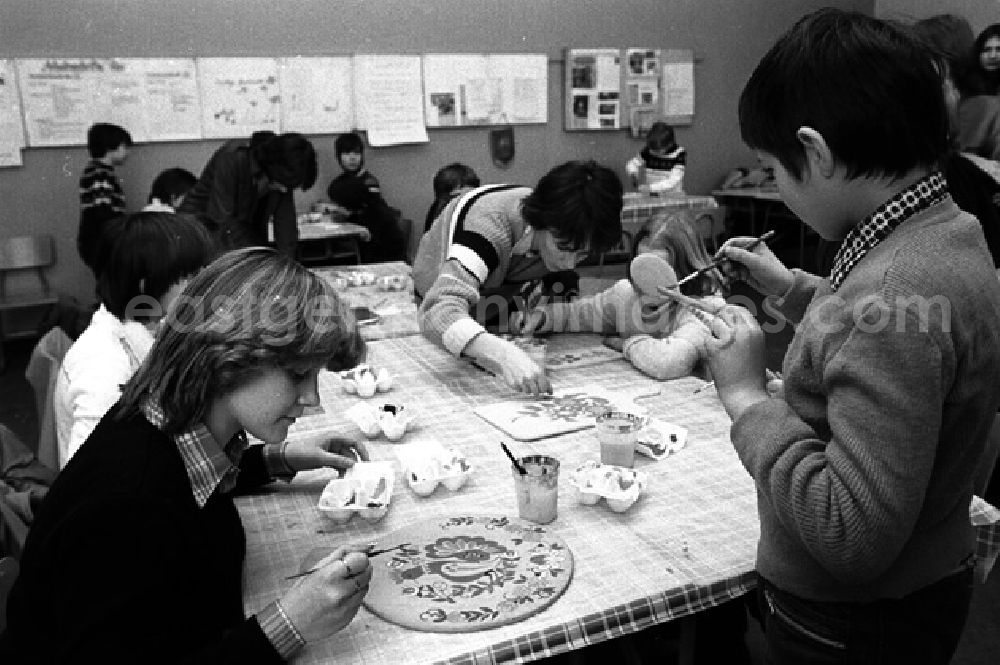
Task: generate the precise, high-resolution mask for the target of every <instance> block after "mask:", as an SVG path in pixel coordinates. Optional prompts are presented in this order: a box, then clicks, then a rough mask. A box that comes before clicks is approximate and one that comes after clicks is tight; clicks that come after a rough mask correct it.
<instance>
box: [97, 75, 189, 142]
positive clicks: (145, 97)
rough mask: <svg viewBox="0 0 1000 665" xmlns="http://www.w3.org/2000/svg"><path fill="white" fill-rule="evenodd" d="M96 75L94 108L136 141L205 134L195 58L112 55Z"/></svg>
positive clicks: (105, 119) (104, 118)
mask: <svg viewBox="0 0 1000 665" xmlns="http://www.w3.org/2000/svg"><path fill="white" fill-rule="evenodd" d="M106 63H107V66H106V67H105V70H104V74H103V76H101V77H100V78H99V79H98V84H97V88H96V92H97V99H95V109H96V110H97V111H98V113H99V114H100V117H101V118H102V119H103V121H105V122H112V123H114V124H116V125H121V126H122V127H124V128H125V129H127V130H128V132H129V134H131V135H132V140H134V141H136V142H148V141H176V140H184V139H199V138H201V112H200V104H199V97H198V77H197V73H196V70H195V64H194V60H193V59H192V58H111V59H109V60H107V61H106Z"/></svg>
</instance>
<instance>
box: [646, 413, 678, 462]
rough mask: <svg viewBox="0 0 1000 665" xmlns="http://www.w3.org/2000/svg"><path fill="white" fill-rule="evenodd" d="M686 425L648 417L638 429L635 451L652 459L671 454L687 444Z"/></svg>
mask: <svg viewBox="0 0 1000 665" xmlns="http://www.w3.org/2000/svg"><path fill="white" fill-rule="evenodd" d="M687 438H688V431H687V428H686V427H681V426H680V425H674V424H673V423H668V422H664V421H662V420H660V419H658V418H648V419H647V421H646V425H645V426H644V427H643V428H642V429H641V430H639V433H638V435H637V436H636V441H635V451H636V452H637V453H641V454H643V455H645V456H646V457H651V458H653V459H654V460H660V459H663V458H664V457H667V456H668V455H672V454H674V453H676V452H677V451H679V450H681V449H682V448H683V447H684V446H685V445H687Z"/></svg>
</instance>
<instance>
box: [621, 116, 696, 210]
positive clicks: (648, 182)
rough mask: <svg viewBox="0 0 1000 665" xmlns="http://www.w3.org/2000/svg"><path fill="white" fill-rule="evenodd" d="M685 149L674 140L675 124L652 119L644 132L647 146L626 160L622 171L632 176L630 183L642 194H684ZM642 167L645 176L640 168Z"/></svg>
mask: <svg viewBox="0 0 1000 665" xmlns="http://www.w3.org/2000/svg"><path fill="white" fill-rule="evenodd" d="M686 163H687V151H686V150H684V148H682V147H680V146H679V145H677V141H676V140H674V128H673V127H671V126H670V125H668V124H667V123H665V122H662V121H658V122H654V123H653V126H652V127H650V128H649V134H647V135H646V147H645V148H643V149H642V152H640V153H639V154H638V155H636V156H635V157H633V158H632V159H630V160H628V162H626V164H625V171H626V172H627V173H628V174H629V175H630V176H632V186H633V187H635V188H636V189H637V190H638V191H640V192H642V193H644V194H683V193H684V168H685V164H686ZM643 167H645V177H644V178H640V172H641V171H642V170H643Z"/></svg>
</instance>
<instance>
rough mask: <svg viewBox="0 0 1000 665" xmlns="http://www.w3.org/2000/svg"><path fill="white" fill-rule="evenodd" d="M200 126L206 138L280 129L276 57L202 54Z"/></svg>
mask: <svg viewBox="0 0 1000 665" xmlns="http://www.w3.org/2000/svg"><path fill="white" fill-rule="evenodd" d="M197 62H198V81H199V89H200V91H201V126H202V135H203V136H204V137H205V138H245V137H249V136H250V135H251V134H253V133H254V132H256V131H262V130H270V131H273V132H279V131H281V91H280V89H279V86H278V61H277V60H276V59H275V58H199V59H198V61H197Z"/></svg>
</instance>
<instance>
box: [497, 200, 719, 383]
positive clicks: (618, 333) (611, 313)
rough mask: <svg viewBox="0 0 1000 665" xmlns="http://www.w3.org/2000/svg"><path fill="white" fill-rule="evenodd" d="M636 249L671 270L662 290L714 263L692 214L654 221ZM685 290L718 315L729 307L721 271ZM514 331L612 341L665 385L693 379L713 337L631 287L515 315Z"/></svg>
mask: <svg viewBox="0 0 1000 665" xmlns="http://www.w3.org/2000/svg"><path fill="white" fill-rule="evenodd" d="M635 246H636V254H637V256H639V255H647V254H653V255H657V256H659V257H660V258H662V259H663V260H664V261H665V262H666V264H667V265H665V266H664V271H663V272H664V281H665V283H664V284H663V286H672V285H674V284H676V283H677V282H678V280H679V279H683V278H684V277H687V276H688V275H690V274H692V273H694V272H696V271H697V270H699V269H700V268H705V267H707V266H709V265H710V264H711V262H712V259H711V257H710V256H709V254H708V250H706V248H705V243H704V242H703V241H702V239H701V237H700V236H699V235H698V233H697V231H696V230H695V228H694V225H693V222H692V220H691V218H690V214H689V213H686V212H684V213H659V214H657V215H655V216H654V217H653V218H652V219H651V220H650V222H649V224H648V225H647V226H646V229H645V230H644V231H643V232H642V233H640V234H639V236H638V237H637V238H636V243H635ZM635 260H636V259H633V264H634V263H635ZM671 269H672V270H671ZM667 282H669V283H667ZM680 290H681V293H683V294H684V295H686V296H689V297H692V298H696V299H699V300H702V301H704V302H705V303H706V304H708V305H709V306H710V307H711V308H712V309H717V308H720V307H722V306H723V305H725V300H724V299H723V295H724V292H725V282H724V280H723V277H722V275H721V274H720V273H719V271H718V270H715V269H712V270H709V271H707V272H705V273H704V274H702V275H699V276H698V277H695V278H693V279H691V280H690V281H687V282H685V283H684V284H682V285H681V287H680ZM511 328H512V329H513V330H514V332H520V333H521V334H537V333H547V332H599V333H603V334H605V335H608V337H607V338H606V340H605V343H606V344H608V346H611V347H613V348H617V349H619V350H621V351H623V352H624V353H625V357H626V358H628V359H629V361H631V362H632V364H633V365H635V367H636V368H637V369H638V370H640V371H641V372H643V373H645V374H648V375H649V376H652V377H653V378H655V379H659V380H666V379H674V378H678V377H681V376H686V375H688V374H691V373H692V372H693V371H694V370H695V369H696V367H697V366H698V364H699V361H700V360H701V359H702V356H703V354H704V343H705V339H706V338H708V337H710V336H711V333H710V332H709V330H708V327H707V326H706V324H705V323H704V321H703V315H702V314H701V312H699V311H698V310H696V309H694V308H692V307H691V306H689V305H685V304H681V303H679V302H677V301H675V300H673V299H668V298H665V297H663V296H661V295H660V294H652V293H646V292H644V291H640V290H639V289H637V288H636V286H635V285H634V284H633V282H632V281H631V280H629V279H622V280H619V281H618V282H616V283H615V284H614V285H612V286H611V287H609V288H608V289H606V290H605V291H602V292H601V293H598V294H596V295H593V296H589V297H584V298H579V299H577V300H574V301H571V302H560V303H547V304H544V305H542V306H540V307H537V308H536V309H534V310H532V311H531V312H528V313H527V314H525V313H521V312H517V313H515V314H514V316H512V317H511Z"/></svg>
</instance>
